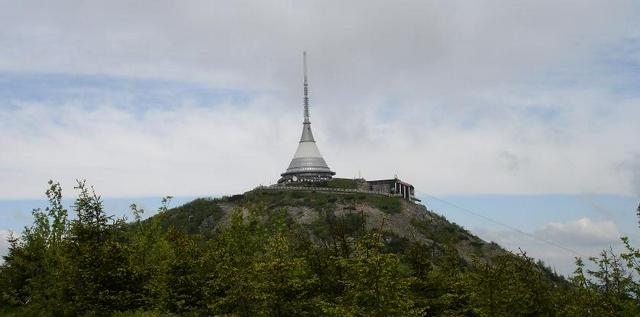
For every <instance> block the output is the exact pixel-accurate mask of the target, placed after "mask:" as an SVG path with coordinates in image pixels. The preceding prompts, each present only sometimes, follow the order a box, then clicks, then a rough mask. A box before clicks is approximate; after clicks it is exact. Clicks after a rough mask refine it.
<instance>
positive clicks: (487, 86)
mask: <svg viewBox="0 0 640 317" xmlns="http://www.w3.org/2000/svg"><path fill="white" fill-rule="evenodd" d="M639 15H640V6H639V5H638V4H637V2H636V3H634V2H633V1H562V2H558V1H526V2H525V1H518V2H514V1H473V2H469V1H393V2H390V1H371V0H370V1H350V2H348V3H344V2H340V3H338V2H329V1H259V2H258V1H253V2H250V1H233V2H219V1H179V2H176V1H162V0H160V1H158V0H155V1H144V0H142V1H136V2H130V1H109V2H98V1H56V2H49V3H42V2H35V1H3V0H0V47H2V50H0V219H1V220H2V222H1V223H0V253H2V252H3V251H2V250H3V249H4V250H6V239H5V240H3V239H2V238H3V237H6V236H7V235H8V232H9V231H10V230H16V231H20V228H21V227H22V226H24V225H25V224H28V223H29V217H28V215H29V211H30V210H31V208H35V207H38V206H39V204H41V202H42V199H43V198H44V192H45V190H46V187H47V181H48V180H49V179H53V180H56V181H59V182H61V184H62V186H63V190H64V193H65V195H67V197H70V198H71V197H73V195H74V190H73V186H74V184H75V180H76V179H86V180H87V182H88V183H90V184H93V185H94V186H95V188H96V190H97V191H98V192H99V193H100V194H101V195H103V196H104V197H106V198H108V199H110V200H109V201H110V202H111V201H113V202H118V203H113V208H115V209H116V210H115V212H124V211H122V210H126V204H124V203H122V202H123V201H126V200H131V201H145V202H147V203H148V205H149V206H151V208H150V209H153V208H155V207H157V204H159V200H160V198H159V197H161V196H164V195H172V196H176V197H181V199H183V201H187V200H186V199H187V198H189V197H199V196H219V195H224V194H234V193H240V192H244V191H246V190H249V189H251V188H253V187H255V186H258V185H261V184H271V183H274V182H275V181H276V180H277V179H278V177H279V174H280V173H282V172H283V171H284V169H286V166H287V165H288V163H289V161H290V159H291V156H292V155H293V152H294V151H295V148H296V146H297V144H296V143H297V141H298V138H299V134H300V130H301V121H302V58H301V56H302V51H303V50H306V51H307V52H308V64H309V82H310V97H311V121H312V123H313V129H314V134H315V137H316V140H317V143H318V146H319V148H320V150H321V152H322V153H323V155H324V157H325V159H326V161H327V163H328V164H329V166H330V167H331V168H332V170H334V171H336V172H337V176H339V177H347V178H349V177H355V176H358V175H362V176H364V177H365V178H368V179H376V178H387V177H392V176H393V175H398V176H399V177H400V178H402V179H403V180H406V181H408V182H410V183H412V184H414V185H415V186H416V190H417V194H418V196H419V197H421V198H422V199H423V201H424V203H425V205H427V207H428V208H430V209H434V210H436V211H439V212H441V213H443V214H445V216H446V217H447V218H449V219H451V220H453V221H455V222H456V223H459V224H461V225H463V226H465V227H466V228H469V229H470V230H472V231H473V232H475V233H476V234H478V235H480V236H481V237H483V238H485V239H487V240H493V241H496V242H498V243H501V244H502V245H505V246H507V247H508V248H510V249H518V247H522V248H525V249H527V250H530V251H529V252H530V254H533V255H534V256H536V257H539V258H542V259H544V260H545V261H546V262H548V263H550V264H552V265H553V266H554V267H557V268H558V270H559V271H561V272H563V273H566V272H568V271H570V269H571V261H572V258H573V256H575V254H569V253H570V252H566V250H563V249H559V248H557V247H553V246H551V245H549V244H547V243H542V244H540V243H541V241H540V240H536V239H535V238H532V237H531V236H534V237H539V238H540V237H544V239H545V240H552V241H551V242H553V243H554V244H558V245H561V246H563V247H565V248H568V249H571V250H576V251H578V252H577V253H580V254H583V255H594V254H597V253H598V250H601V249H603V248H607V247H609V246H612V247H619V246H620V245H619V239H618V237H619V236H620V235H630V236H632V237H635V239H637V240H639V241H640V230H639V229H638V228H637V226H636V224H637V220H636V217H635V209H636V207H637V205H638V203H639V202H640V142H639V141H638V139H639V136H640V125H638V124H637V123H636V121H638V118H640V89H638V88H639V87H640V18H638V17H639ZM430 197H436V198H438V199H443V200H444V201H446V202H448V203H442V202H441V201H439V200H436V199H431V198H430ZM152 201H157V202H156V203H155V204H154V203H153V202H152ZM32 205H33V206H32ZM464 209H467V210H471V211H473V212H474V213H476V214H480V215H484V216H485V217H489V218H491V219H499V220H500V221H499V222H500V223H503V224H504V225H506V226H504V225H499V224H496V223H495V222H489V221H486V219H483V218H481V217H479V216H477V215H474V214H471V213H468V212H465V211H464ZM514 228H515V229H517V230H513V229H514ZM518 230H519V231H518ZM522 232H524V233H527V234H528V235H523V234H522ZM567 263H569V264H567Z"/></svg>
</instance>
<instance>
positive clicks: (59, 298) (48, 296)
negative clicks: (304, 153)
mask: <svg viewBox="0 0 640 317" xmlns="http://www.w3.org/2000/svg"><path fill="white" fill-rule="evenodd" d="M49 186H50V187H49V190H47V197H48V198H49V204H50V206H49V207H48V208H47V209H45V210H44V211H42V210H38V209H36V210H34V211H33V217H34V222H33V224H32V225H31V226H29V227H27V228H25V230H24V231H23V232H22V234H21V235H20V236H14V235H12V236H11V237H10V239H9V244H10V245H9V253H8V254H7V255H6V256H5V257H4V263H3V264H2V265H0V315H2V316H119V317H129V316H130V317H148V316H149V317H150V316H608V315H621V316H634V315H638V314H639V313H640V308H639V307H640V303H639V299H638V298H640V292H639V288H638V285H639V284H640V283H638V280H637V278H638V276H639V275H638V274H640V265H639V263H640V251H639V250H638V249H636V248H634V247H633V246H632V245H631V244H630V242H629V240H628V239H626V238H623V242H624V243H625V245H626V247H627V248H626V251H625V252H623V253H622V254H619V255H618V254H614V252H613V251H611V250H605V251H603V252H602V253H601V254H600V255H599V256H598V257H592V258H590V259H589V261H590V263H591V264H592V268H590V269H589V268H587V266H586V265H585V264H584V262H583V260H582V259H577V261H576V272H575V274H574V275H573V276H572V277H571V278H570V279H569V280H568V281H565V280H564V279H562V278H559V277H558V276H556V275H554V274H553V273H552V272H551V271H550V270H549V269H548V268H546V267H545V266H544V264H543V263H540V262H535V261H534V260H533V259H532V258H530V257H527V256H526V254H524V253H523V254H510V253H500V254H498V255H496V256H494V257H492V258H478V259H477V260H476V261H470V260H469V259H463V258H462V257H461V256H460V253H459V250H457V249H456V248H458V247H459V246H460V244H457V243H456V242H459V241H464V242H465V243H466V245H473V242H474V241H478V240H477V237H475V236H473V235H471V234H469V233H468V232H466V231H464V230H463V229H461V228H459V227H457V226H455V225H453V224H450V223H448V222H447V221H446V220H444V219H443V218H438V217H435V218H433V219H430V220H429V221H427V220H420V221H417V220H416V221H414V223H413V225H414V227H416V228H417V229H418V230H420V231H421V232H423V233H425V234H426V235H427V236H428V237H429V238H432V239H433V240H434V241H433V242H432V243H421V242H416V241H413V242H412V241H409V240H407V239H404V238H401V237H399V236H397V235H395V234H392V233H390V232H387V231H385V228H384V224H380V227H379V228H378V229H376V230H368V229H367V228H366V225H365V223H366V220H367V218H366V215H365V214H363V213H361V212H357V211H356V210H355V209H356V208H355V207H353V208H352V209H351V210H349V208H348V207H349V206H356V205H357V204H358V203H359V202H366V203H370V204H372V205H375V204H378V205H379V206H382V205H386V206H388V208H387V211H388V212H393V210H394V208H396V207H393V206H395V205H394V204H395V202H394V200H393V199H394V198H390V197H384V196H375V195H360V194H338V195H333V194H324V193H312V192H294V191H291V192H286V191H280V192H277V191H256V192H251V193H247V194H246V195H245V196H243V197H235V198H233V197H227V198H224V199H222V200H210V199H200V200H196V201H194V202H192V203H189V204H187V205H185V206H182V207H179V208H174V209H172V210H169V209H168V204H169V200H170V197H168V198H165V199H164V200H163V204H162V207H161V208H160V210H159V211H158V214H157V215H155V216H154V217H151V218H149V219H147V220H142V215H143V214H144V211H143V210H141V209H139V208H138V207H137V206H135V205H132V206H131V211H132V213H133V215H134V221H133V222H131V223H129V224H126V223H125V222H124V221H123V220H122V219H114V218H113V217H112V216H110V215H109V214H107V213H106V212H105V211H104V209H103V206H102V201H101V199H100V196H98V195H96V194H95V192H94V191H93V189H92V188H89V187H87V186H86V185H85V183H84V182H79V183H78V186H77V187H76V189H77V190H78V198H77V199H76V201H75V203H74V205H73V211H74V212H75V213H76V215H77V216H76V218H75V219H74V220H70V219H69V218H68V215H67V210H66V209H65V208H64V206H63V205H62V203H61V199H62V192H61V189H60V185H59V184H57V183H53V182H50V183H49ZM371 197H374V198H371ZM387 198H390V199H391V200H387ZM232 199H233V201H234V202H237V203H238V205H239V207H238V208H237V209H235V210H234V211H233V212H231V214H230V215H227V216H228V217H224V218H223V216H224V213H223V212H222V210H221V209H220V207H219V205H218V203H228V202H230V201H231V200H232ZM395 201H397V202H398V204H400V202H399V201H398V200H395ZM292 203H293V204H299V205H300V206H308V204H311V205H313V206H318V207H319V208H320V209H318V210H319V213H320V215H319V216H320V217H319V219H318V220H317V221H316V222H314V223H311V224H306V225H298V224H295V222H293V221H291V218H290V215H289V214H288V213H287V211H286V209H283V208H279V207H282V206H285V205H286V206H290V205H291V204H292ZM336 204H341V205H342V207H343V208H342V209H341V212H340V213H337V212H335V210H334V208H333V207H335V206H336ZM345 206H347V207H345ZM399 206H400V207H401V205H399ZM398 208H399V207H398ZM380 209H381V210H383V208H382V207H380ZM345 211H346V212H345ZM638 213H639V217H640V207H639V210H638ZM337 214H338V215H337ZM223 220H225V221H228V223H227V224H226V225H225V226H220V227H216V230H215V231H213V230H202V224H203V223H205V224H206V223H207V222H208V221H211V222H215V223H218V222H221V221H223ZM212 228H213V227H212ZM200 232H204V233H206V235H202V234H199V233H200Z"/></svg>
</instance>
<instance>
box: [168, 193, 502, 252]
mask: <svg viewBox="0 0 640 317" xmlns="http://www.w3.org/2000/svg"><path fill="white" fill-rule="evenodd" d="M252 208H262V209H264V210H265V211H266V212H267V213H269V212H273V211H275V210H285V211H286V217H287V221H288V223H290V224H291V225H297V226H300V227H301V228H303V229H305V230H307V231H308V233H309V234H310V235H311V236H312V238H313V239H314V240H315V241H317V242H318V243H325V244H328V243H335V241H333V240H336V236H338V237H344V238H345V239H349V237H353V236H356V235H358V233H359V232H361V231H362V230H363V229H380V230H382V231H383V232H384V238H385V241H386V245H387V248H388V249H389V250H390V251H392V252H403V251H404V250H405V249H406V248H407V247H408V246H409V245H410V244H411V243H413V242H417V243H420V244H422V245H423V246H424V247H425V250H427V252H430V253H431V256H433V257H438V256H439V255H443V254H445V252H448V251H454V253H456V254H458V255H459V256H460V258H461V259H463V260H464V262H465V263H471V262H472V261H474V260H479V259H485V260H486V259H490V258H492V257H493V256H495V255H499V254H504V253H505V252H506V251H505V250H503V249H502V248H500V247H499V246H498V245H497V244H495V243H488V242H486V241H483V240H482V239H480V238H479V237H477V236H475V235H473V234H472V233H470V232H468V231H467V230H465V229H464V228H462V227H461V226H459V225H457V224H455V223H451V222H449V221H447V219H445V218H444V217H443V216H441V215H439V214H437V213H435V212H433V211H430V210H428V209H427V208H426V207H425V206H423V205H420V204H416V203H412V202H409V201H406V200H403V199H400V198H398V197H389V196H384V195H374V194H364V193H339V192H320V191H314V190H313V189H310V190H308V191H299V190H288V189H280V190H274V189H255V190H252V191H249V192H246V193H244V194H241V195H235V196H230V197H223V198H216V199H211V198H200V199H196V200H194V201H192V202H190V203H187V204H185V205H183V206H180V207H177V208H173V209H170V210H169V211H167V213H166V214H165V216H164V217H163V220H162V222H163V224H164V225H165V226H169V225H172V226H174V227H177V228H181V229H183V230H185V231H187V232H189V233H192V234H196V233H199V234H204V235H205V236H213V235H215V233H216V231H217V230H218V229H220V228H222V227H224V226H225V225H226V224H228V223H229V221H230V217H231V214H232V212H233V211H237V212H242V213H245V214H246V213H248V211H249V210H250V209H252Z"/></svg>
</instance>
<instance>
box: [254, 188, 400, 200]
mask: <svg viewBox="0 0 640 317" xmlns="http://www.w3.org/2000/svg"><path fill="white" fill-rule="evenodd" d="M256 189H266V190H303V191H318V192H334V193H335V192H338V193H361V194H374V195H383V196H388V197H401V198H402V197H403V196H402V195H401V194H391V193H385V192H377V191H371V190H363V189H349V188H333V187H305V186H282V185H271V186H262V185H261V186H258V187H256Z"/></svg>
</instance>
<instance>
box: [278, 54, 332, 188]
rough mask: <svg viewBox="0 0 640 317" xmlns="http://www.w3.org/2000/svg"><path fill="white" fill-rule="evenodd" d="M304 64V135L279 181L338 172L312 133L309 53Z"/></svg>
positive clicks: (315, 178)
mask: <svg viewBox="0 0 640 317" xmlns="http://www.w3.org/2000/svg"><path fill="white" fill-rule="evenodd" d="M303 64H304V121H303V122H302V136H301V137H300V143H298V149H297V150H296V153H295V154H294V155H293V159H292V160H291V163H289V167H288V168H287V170H286V171H285V172H284V173H282V174H281V175H280V176H282V178H280V180H278V183H279V184H280V183H289V182H317V181H326V180H329V179H331V177H333V175H335V174H336V173H335V172H333V171H331V170H330V169H329V166H327V162H325V161H324V158H323V157H322V154H320V150H318V146H317V145H316V140H315V139H314V138H313V133H311V121H309V84H308V82H307V53H306V52H304V53H303Z"/></svg>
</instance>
